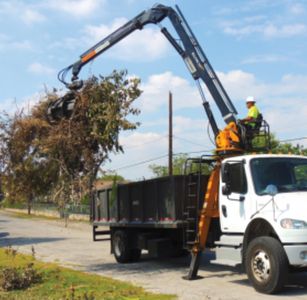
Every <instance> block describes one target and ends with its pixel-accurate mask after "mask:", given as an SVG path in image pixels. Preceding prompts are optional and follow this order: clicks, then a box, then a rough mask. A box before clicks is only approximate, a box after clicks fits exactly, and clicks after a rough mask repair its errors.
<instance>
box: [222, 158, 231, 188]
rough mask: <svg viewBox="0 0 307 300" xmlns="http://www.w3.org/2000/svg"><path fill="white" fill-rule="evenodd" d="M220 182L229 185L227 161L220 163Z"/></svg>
mask: <svg viewBox="0 0 307 300" xmlns="http://www.w3.org/2000/svg"><path fill="white" fill-rule="evenodd" d="M222 182H224V183H226V185H229V183H230V177H229V163H224V164H222Z"/></svg>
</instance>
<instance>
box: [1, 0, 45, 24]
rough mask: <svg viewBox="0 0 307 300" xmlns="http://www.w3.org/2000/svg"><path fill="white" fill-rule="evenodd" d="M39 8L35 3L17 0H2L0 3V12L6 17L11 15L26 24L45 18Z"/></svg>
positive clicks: (41, 20) (38, 21)
mask: <svg viewBox="0 0 307 300" xmlns="http://www.w3.org/2000/svg"><path fill="white" fill-rule="evenodd" d="M39 10H40V7H39V5H37V4H32V3H26V2H23V1H18V0H12V1H5V0H4V1H2V2H1V3H0V14H3V15H5V16H6V17H8V16H13V17H14V18H15V19H16V18H18V19H19V20H21V21H22V22H23V23H25V24H27V25H31V24H34V23H40V22H43V21H45V20H46V17H45V15H43V14H42V13H41V12H40V11H39Z"/></svg>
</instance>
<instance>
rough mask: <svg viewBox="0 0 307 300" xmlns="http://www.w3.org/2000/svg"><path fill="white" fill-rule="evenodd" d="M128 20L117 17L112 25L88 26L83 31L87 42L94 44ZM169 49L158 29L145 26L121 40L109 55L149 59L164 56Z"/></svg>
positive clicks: (132, 58)
mask: <svg viewBox="0 0 307 300" xmlns="http://www.w3.org/2000/svg"><path fill="white" fill-rule="evenodd" d="M126 22H127V19H125V18H117V19H115V20H114V21H113V22H112V23H111V24H110V25H105V24H101V25H99V26H93V25H88V26H86V27H85V29H84V30H83V32H84V36H86V42H87V44H88V45H94V44H95V43H97V42H99V41H100V40H102V39H103V38H105V37H107V36H108V35H109V34H110V33H112V32H114V31H115V30H117V29H118V28H119V27H121V26H122V25H124V24H125V23H126ZM168 49H169V45H168V42H167V40H166V39H165V37H164V36H163V35H162V34H161V32H160V31H159V30H158V29H153V28H145V29H143V30H141V31H139V30H136V32H134V33H132V34H131V35H129V36H127V37H126V38H125V39H123V40H121V41H120V42H119V43H118V44H117V45H115V46H114V47H113V48H112V51H111V52H108V55H110V56H112V57H116V58H117V59H121V60H137V61H148V60H153V59H156V58H159V57H161V56H163V55H164V54H165V53H166V51H167V50H168Z"/></svg>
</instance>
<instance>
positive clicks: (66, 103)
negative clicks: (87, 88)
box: [47, 92, 76, 123]
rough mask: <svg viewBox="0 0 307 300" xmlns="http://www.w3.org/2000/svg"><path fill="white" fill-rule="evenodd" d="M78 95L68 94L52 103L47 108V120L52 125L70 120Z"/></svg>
mask: <svg viewBox="0 0 307 300" xmlns="http://www.w3.org/2000/svg"><path fill="white" fill-rule="evenodd" d="M75 103H76V95H75V93H74V92H68V93H67V94H65V95H64V96H63V97H61V98H59V99H57V100H55V101H53V102H51V103H50V104H49V106H48V108H47V118H48V120H49V122H50V123H54V122H57V121H60V120H61V119H64V118H65V119H69V118H70V117H71V116H72V114H73V111H74V107H75Z"/></svg>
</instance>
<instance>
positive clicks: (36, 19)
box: [21, 9, 46, 25]
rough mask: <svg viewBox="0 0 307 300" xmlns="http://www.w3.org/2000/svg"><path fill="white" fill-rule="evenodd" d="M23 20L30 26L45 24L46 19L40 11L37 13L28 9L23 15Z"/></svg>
mask: <svg viewBox="0 0 307 300" xmlns="http://www.w3.org/2000/svg"><path fill="white" fill-rule="evenodd" d="M21 19H22V20H23V21H24V23H26V24H28V25H30V24H34V23H40V22H43V21H45V20H46V17H45V16H44V15H43V14H41V13H40V12H38V11H35V10H33V9H26V10H25V11H24V12H23V13H22V14H21Z"/></svg>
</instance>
